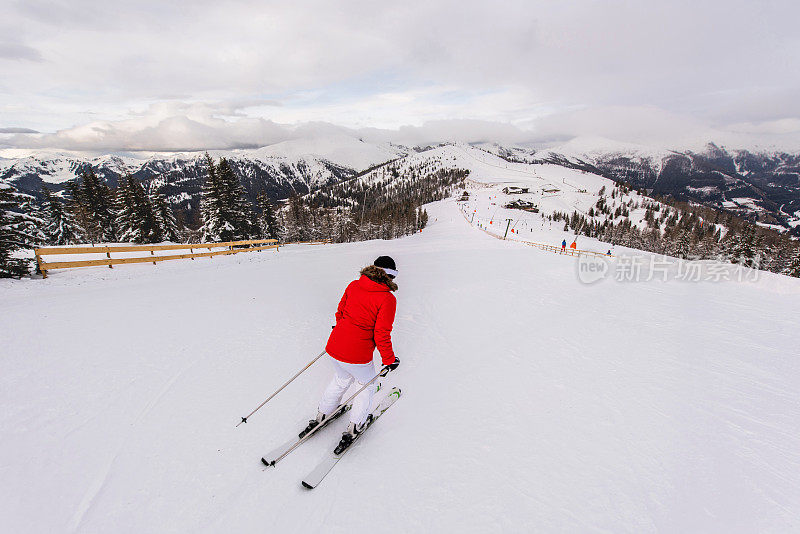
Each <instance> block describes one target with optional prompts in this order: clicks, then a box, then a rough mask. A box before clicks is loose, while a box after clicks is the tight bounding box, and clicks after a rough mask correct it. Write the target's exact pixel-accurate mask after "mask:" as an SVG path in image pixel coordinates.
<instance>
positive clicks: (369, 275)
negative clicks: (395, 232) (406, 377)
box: [301, 256, 400, 450]
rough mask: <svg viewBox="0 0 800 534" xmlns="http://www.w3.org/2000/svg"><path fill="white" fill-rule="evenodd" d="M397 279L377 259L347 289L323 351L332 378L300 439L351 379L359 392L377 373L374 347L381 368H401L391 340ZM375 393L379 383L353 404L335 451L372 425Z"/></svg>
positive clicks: (388, 263)
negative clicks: (327, 357) (395, 281)
mask: <svg viewBox="0 0 800 534" xmlns="http://www.w3.org/2000/svg"><path fill="white" fill-rule="evenodd" d="M395 276H397V267H396V266H395V263H394V260H393V259H392V258H390V257H389V256H380V257H379V258H378V259H376V260H375V262H374V263H373V264H372V265H369V266H367V267H364V268H363V269H361V277H360V278H359V279H358V280H354V281H353V282H350V284H349V285H348V286H347V289H345V291H344V295H343V296H342V300H341V301H340V302H339V306H338V308H337V310H336V326H334V327H333V331H332V332H331V335H330V338H328V344H327V346H326V347H325V350H326V352H327V353H328V355H329V356H330V361H331V363H332V364H333V369H334V375H333V379H332V380H331V382H330V384H328V387H327V388H326V389H325V392H324V393H323V394H322V399H321V400H320V402H319V411H318V413H317V417H316V419H312V420H311V421H309V422H308V427H306V429H305V430H304V431H303V433H304V434H306V433H308V432H310V431H311V430H313V429H314V428H315V427H316V426H317V425H319V424H320V423H322V422H323V421H325V419H326V418H327V417H330V416H331V415H333V412H334V410H336V408H337V407H338V406H339V404H340V403H341V402H342V396H343V395H344V394H345V392H346V391H347V389H348V388H349V387H350V385H351V384H352V383H353V381H354V380H355V382H356V386H357V387H361V385H363V384H366V383H367V382H369V381H370V380H371V379H372V378H373V377H374V376H375V375H376V374H377V373H376V371H375V367H374V365H373V363H372V357H373V352H374V350H375V347H376V346H377V348H378V351H379V352H380V354H381V361H382V363H383V365H387V366H389V368H390V369H392V370H394V369H396V368H397V366H398V365H400V360H399V359H398V358H397V356H395V355H394V350H393V349H392V336H391V334H392V324H393V323H394V315H395V310H396V308H397V300H396V298H395V296H394V295H392V292H393V291H397V284H395V283H394V281H393V280H394V277H395ZM376 389H377V383H374V382H373V383H372V384H370V385H369V386H368V387H367V388H366V389H365V390H364V391H362V392H361V393H360V394H359V395H358V396H357V397H356V398H355V399H353V407H352V409H351V410H350V424H349V425H348V427H347V430H346V431H345V432H344V434H342V440H341V442H340V443H339V447H337V450H339V449H344V448H347V446H349V445H350V443H352V441H353V440H354V439H355V437H356V436H357V435H358V434H359V433H361V432H362V431H363V430H364V429H365V428H366V426H367V424H368V423H369V422H370V421H369V419H368V418H369V417H370V416H371V414H369V409H370V404H371V403H372V397H373V395H374V394H375V391H376ZM301 435H302V434H301Z"/></svg>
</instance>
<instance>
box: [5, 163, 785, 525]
mask: <svg viewBox="0 0 800 534" xmlns="http://www.w3.org/2000/svg"><path fill="white" fill-rule="evenodd" d="M498 172H500V170H499V169H498ZM487 178H489V177H488V176H484V177H483V179H487ZM498 179H505V177H504V175H500V174H498ZM428 211H429V213H430V226H429V227H428V228H427V229H425V230H424V231H423V232H422V233H421V234H416V235H414V236H410V237H407V238H404V239H399V240H395V241H388V242H387V241H372V242H365V243H355V244H342V245H328V246H324V247H314V246H288V247H284V248H282V249H281V251H280V252H277V253H274V252H269V253H266V252H265V253H252V254H240V255H236V256H232V257H218V258H214V259H213V260H198V261H176V262H167V263H163V264H159V265H158V266H157V267H154V266H152V265H130V266H120V267H119V268H115V269H113V270H109V269H104V268H97V269H94V268H92V269H82V270H72V271H60V272H55V273H53V276H52V277H51V278H48V279H47V280H44V281H42V280H28V281H6V280H3V281H0V294H2V298H1V299H0V323H1V324H2V325H3V328H2V329H1V330H0V346H2V347H3V358H2V365H3V368H2V373H0V403H2V405H3V406H4V407H5V409H4V410H3V411H2V413H0V435H2V439H1V440H0V452H2V454H1V455H0V470H1V471H2V473H3V476H2V478H1V479H0V480H2V482H0V516H2V517H3V521H4V527H3V530H4V531H7V532H115V533H128V532H130V533H141V532H266V531H269V532H342V533H344V532H348V533H350V532H370V533H375V532H454V531H463V532H532V531H534V532H554V531H558V532H593V531H605V532H608V531H613V532H699V531H704V532H757V531H772V532H791V531H797V530H798V529H800V438H799V437H798V436H800V393H799V392H798V389H797V384H798V381H799V380H800V369H798V366H797V364H796V348H797V347H796V334H795V331H796V328H795V327H796V324H795V322H796V320H795V316H796V308H797V305H796V303H797V299H798V297H800V282H798V280H796V279H791V278H787V277H782V276H776V275H770V274H768V273H762V274H761V278H760V279H759V280H758V281H757V282H735V281H730V282H720V283H680V282H674V281H670V282H659V281H651V282H644V281H643V282H639V283H626V284H623V283H616V282H613V281H606V282H602V283H598V284H595V285H583V284H581V283H580V282H579V281H578V279H577V277H576V275H575V261H574V260H573V259H572V258H568V257H565V256H559V255H555V254H550V253H547V252H543V251H540V250H537V249H534V248H530V247H525V246H524V245H520V244H515V243H509V242H503V241H499V240H497V239H493V238H491V237H489V236H487V235H486V234H484V233H483V232H481V231H480V230H478V229H476V228H473V227H470V226H469V225H468V224H467V223H466V222H465V220H464V218H463V217H462V215H461V213H460V212H459V211H458V207H457V206H456V204H455V202H453V201H443V202H441V203H438V204H436V205H432V206H429V208H428ZM378 254H390V255H392V256H393V257H395V259H396V260H397V262H398V266H399V269H400V272H401V275H400V277H399V278H398V283H399V285H400V290H399V291H398V293H397V296H398V315H397V320H396V323H395V333H394V340H395V347H396V350H397V353H398V355H399V356H400V358H401V359H402V362H403V363H402V366H401V367H400V368H399V370H398V371H397V372H395V373H393V374H392V375H391V376H390V380H389V381H388V382H387V385H390V384H396V385H398V386H400V387H401V388H402V389H403V392H404V395H403V397H402V398H401V399H400V400H399V401H398V403H397V404H396V405H395V406H394V407H393V408H392V409H391V410H390V411H389V412H387V414H386V416H385V417H384V418H382V419H381V420H380V421H379V422H378V424H376V426H375V427H373V428H372V429H371V430H370V431H369V433H368V434H365V436H364V438H363V439H362V440H361V441H360V442H359V443H358V444H357V445H356V446H355V448H354V449H353V450H352V451H351V452H349V453H348V455H347V456H346V457H345V458H344V459H343V460H342V461H341V462H340V463H339V465H338V466H337V467H336V469H335V470H334V472H333V473H331V475H330V476H329V477H328V478H327V479H326V480H325V482H324V483H323V484H322V485H321V486H320V487H319V488H317V489H315V490H313V491H312V492H308V491H306V490H303V489H302V488H301V487H300V483H299V482H300V479H301V478H302V476H303V475H304V474H305V473H306V472H307V471H308V470H310V469H311V467H313V465H314V464H315V463H316V461H317V460H318V459H319V458H320V457H321V456H322V455H323V454H324V452H325V450H326V449H328V448H329V447H331V446H332V445H333V444H334V443H335V442H336V441H337V439H338V437H337V432H339V431H340V430H341V427H342V426H343V425H344V424H345V423H344V422H343V421H340V422H339V424H338V425H335V428H330V429H326V431H325V432H323V433H322V434H323V435H321V436H319V437H317V438H315V439H314V440H313V441H312V442H310V443H308V444H306V445H304V446H303V447H302V448H301V449H299V450H298V451H297V452H296V453H294V454H293V455H291V456H289V457H288V458H287V459H286V460H284V461H283V462H282V463H281V464H279V466H278V467H277V468H275V469H270V470H267V471H262V469H261V467H262V466H261V464H260V463H259V458H260V456H261V455H262V454H264V453H265V452H266V451H268V450H269V449H270V448H271V447H273V446H274V445H277V444H278V443H280V442H282V441H283V440H285V439H286V438H287V437H288V436H289V435H290V434H291V433H292V432H293V431H295V430H296V429H297V428H299V427H300V426H302V425H304V424H305V420H306V419H307V418H308V417H310V416H311V415H312V414H313V412H314V410H315V403H316V400H317V399H316V397H317V395H318V394H319V392H320V391H321V389H322V387H323V386H324V384H325V383H326V381H327V380H328V377H329V369H328V368H327V367H326V365H325V364H317V365H316V366H314V367H312V368H311V369H310V370H309V372H308V373H307V375H304V376H303V377H302V378H301V379H299V380H298V381H297V382H296V383H294V384H292V385H291V386H289V387H288V388H287V389H286V390H285V391H284V392H283V393H281V394H280V395H279V396H278V397H277V398H276V399H275V400H274V401H273V402H272V403H271V404H269V405H268V406H267V407H265V408H264V409H263V410H262V411H261V412H259V413H258V414H257V415H255V416H253V417H252V418H251V420H250V422H249V423H248V424H247V425H242V426H240V427H239V428H234V425H235V424H236V422H237V421H238V420H239V417H240V416H242V415H245V414H246V413H247V412H249V411H250V409H252V408H253V407H255V406H256V405H257V404H258V403H259V402H261V400H263V399H264V398H265V397H266V396H267V395H268V394H269V393H270V392H271V391H272V390H273V389H274V388H276V387H277V386H279V385H280V384H281V383H282V382H283V381H284V380H285V379H286V378H288V376H290V375H291V374H292V373H293V372H294V371H296V370H297V369H299V368H300V367H301V366H302V365H304V364H305V363H306V362H307V361H308V360H310V359H311V358H312V357H313V356H314V355H316V354H317V353H318V352H319V350H320V349H321V347H322V346H323V345H324V342H325V340H326V337H327V335H328V333H329V331H330V324H331V322H332V321H333V311H334V309H335V306H336V303H337V302H338V299H339V297H340V294H341V291H342V290H343V289H344V287H345V286H346V284H347V283H348V282H349V280H351V279H352V277H353V276H354V274H355V273H356V272H357V271H358V269H359V268H360V267H361V266H363V265H364V264H366V263H368V262H370V261H371V260H372V259H374V257H375V256H377V255H378Z"/></svg>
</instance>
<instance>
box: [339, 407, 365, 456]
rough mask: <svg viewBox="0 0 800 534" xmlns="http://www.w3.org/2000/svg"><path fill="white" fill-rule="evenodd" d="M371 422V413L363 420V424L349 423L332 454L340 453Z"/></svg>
mask: <svg viewBox="0 0 800 534" xmlns="http://www.w3.org/2000/svg"><path fill="white" fill-rule="evenodd" d="M370 423H372V414H369V415H368V416H367V420H366V421H364V424H363V425H360V426H358V427H356V424H355V423H350V425H349V426H348V427H347V431H346V432H345V433H344V434H342V439H341V441H340V442H339V444H338V445H337V446H336V448H335V449H333V454H342V453H343V452H344V451H345V450H346V449H347V447H349V446H350V445H352V443H353V442H354V441H355V440H356V437H357V436H358V435H359V434H361V433H362V432H363V431H364V430H366V428H367V427H368V426H369V425H370Z"/></svg>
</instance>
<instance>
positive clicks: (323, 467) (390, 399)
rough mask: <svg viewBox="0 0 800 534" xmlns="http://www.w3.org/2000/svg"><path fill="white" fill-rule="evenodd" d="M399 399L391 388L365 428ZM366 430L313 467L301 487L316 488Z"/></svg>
mask: <svg viewBox="0 0 800 534" xmlns="http://www.w3.org/2000/svg"><path fill="white" fill-rule="evenodd" d="M399 398H400V388H396V387H394V388H392V389H391V390H390V391H389V394H388V395H387V396H386V397H385V398H384V399H383V400H382V401H381V402H380V403H379V404H378V406H377V407H376V408H375V409H374V410H373V411H372V422H370V423H369V425H367V428H369V427H371V426H372V425H374V424H375V421H377V420H378V418H379V417H380V416H381V415H383V414H384V412H386V410H388V409H389V407H390V406H391V405H392V404H394V403H395V401H396V400H397V399H399ZM367 428H365V429H364V430H362V431H361V433H360V434H358V435H357V436H356V437H355V439H354V440H353V442H352V443H350V445H349V446H348V447H347V448H346V449H345V450H343V451H342V452H341V453H340V454H335V453H333V452H331V453H329V454H328V455H327V456H326V457H325V458H324V459H323V460H322V461H321V462H320V463H319V464H318V465H317V467H315V468H314V469H313V470H312V471H311V472H310V473H309V474H308V475H306V476H305V478H303V481H302V483H303V487H304V488H307V489H314V488H316V487H317V486H318V485H319V484H320V482H322V479H324V478H325V477H326V476H327V475H328V473H330V472H331V470H332V469H333V468H334V466H335V465H336V464H337V463H338V462H339V460H341V459H342V456H344V455H345V454H347V451H349V450H350V449H351V448H352V447H353V445H354V444H355V442H356V441H358V439H359V438H360V437H361V436H362V435H363V434H364V432H366V431H367Z"/></svg>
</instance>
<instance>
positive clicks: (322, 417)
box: [299, 412, 327, 439]
mask: <svg viewBox="0 0 800 534" xmlns="http://www.w3.org/2000/svg"><path fill="white" fill-rule="evenodd" d="M325 419H327V418H326V417H325V414H324V413H322V412H317V418H316V419H311V420H310V421H309V422H308V426H307V427H305V428H304V429H303V430H302V431H301V432H300V434H299V437H300V439H303V437H304V436H305V435H306V434H308V433H309V432H311V431H312V430H314V429H315V428H317V427H318V426H319V425H320V423H322V422H323V421H324V420H325Z"/></svg>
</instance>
